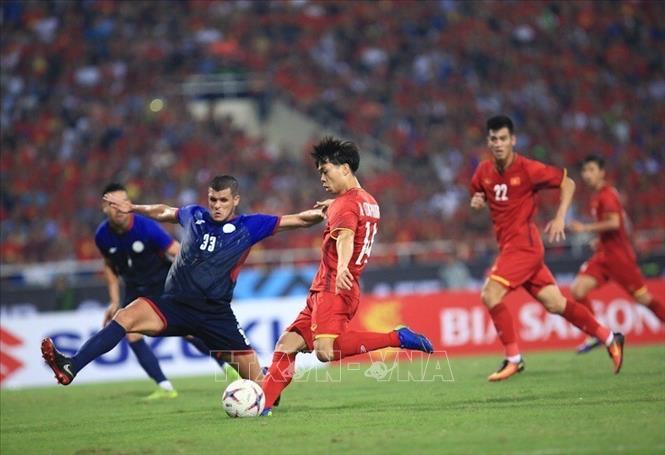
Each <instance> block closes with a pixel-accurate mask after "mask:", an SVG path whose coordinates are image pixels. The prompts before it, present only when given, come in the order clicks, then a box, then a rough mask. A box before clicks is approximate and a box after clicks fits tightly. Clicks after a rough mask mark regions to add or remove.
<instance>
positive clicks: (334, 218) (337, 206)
mask: <svg viewBox="0 0 665 455" xmlns="http://www.w3.org/2000/svg"><path fill="white" fill-rule="evenodd" d="M336 202H337V201H336ZM358 218H359V216H358V206H357V204H355V203H354V202H353V201H351V200H347V201H341V202H339V203H333V204H332V205H331V206H330V208H329V209H328V226H329V227H330V232H331V233H334V232H335V231H338V230H340V229H348V230H351V231H353V232H355V231H356V228H357V227H358ZM333 237H334V235H333Z"/></svg>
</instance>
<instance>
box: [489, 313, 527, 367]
mask: <svg viewBox="0 0 665 455" xmlns="http://www.w3.org/2000/svg"><path fill="white" fill-rule="evenodd" d="M490 316H491V317H492V322H494V327H495V328H496V333H497V335H499V340H501V343H502V344H503V347H504V349H505V350H506V357H515V356H518V355H520V349H519V347H518V345H517V335H516V334H515V327H514V326H513V317H512V316H511V314H510V311H508V308H507V307H506V305H504V304H503V303H499V304H498V305H497V306H495V307H494V308H492V309H491V310H490Z"/></svg>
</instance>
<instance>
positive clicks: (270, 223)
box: [243, 213, 280, 244]
mask: <svg viewBox="0 0 665 455" xmlns="http://www.w3.org/2000/svg"><path fill="white" fill-rule="evenodd" d="M279 219H280V217H278V216H275V215H263V214H261V213H257V214H254V215H247V216H245V217H244V220H243V221H244V224H245V226H246V227H247V230H248V231H249V235H250V236H251V238H252V244H254V243H257V242H260V241H261V240H263V239H265V238H266V237H270V236H271V235H273V234H274V233H275V231H276V230H277V227H278V226H279Z"/></svg>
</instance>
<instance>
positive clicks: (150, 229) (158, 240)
mask: <svg viewBox="0 0 665 455" xmlns="http://www.w3.org/2000/svg"><path fill="white" fill-rule="evenodd" d="M146 221H147V225H146V231H147V233H148V237H149V239H150V242H151V243H152V245H153V246H154V247H155V249H157V250H159V251H162V252H163V251H166V250H167V249H168V248H169V247H170V246H171V244H172V243H173V238H172V237H171V236H170V235H169V234H168V232H166V230H165V229H164V228H163V227H161V226H160V225H159V223H157V222H156V221H153V220H151V219H147V220H146Z"/></svg>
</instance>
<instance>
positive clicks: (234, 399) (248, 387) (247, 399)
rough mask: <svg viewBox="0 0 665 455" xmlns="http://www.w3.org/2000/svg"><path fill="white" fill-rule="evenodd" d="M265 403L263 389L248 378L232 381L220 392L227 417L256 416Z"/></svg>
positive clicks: (261, 410)
mask: <svg viewBox="0 0 665 455" xmlns="http://www.w3.org/2000/svg"><path fill="white" fill-rule="evenodd" d="M265 404H266V396H265V395H264V393H263V390H261V387H260V386H259V385H258V384H257V383H256V382H254V381H250V380H249V379H238V380H236V381H233V382H232V383H231V384H229V385H228V387H226V390H224V393H223V394H222V406H224V410H225V411H226V413H227V414H228V415H229V417H256V416H258V415H259V414H261V412H263V407H264V406H265Z"/></svg>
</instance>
